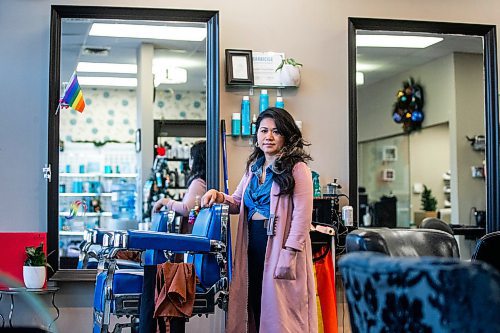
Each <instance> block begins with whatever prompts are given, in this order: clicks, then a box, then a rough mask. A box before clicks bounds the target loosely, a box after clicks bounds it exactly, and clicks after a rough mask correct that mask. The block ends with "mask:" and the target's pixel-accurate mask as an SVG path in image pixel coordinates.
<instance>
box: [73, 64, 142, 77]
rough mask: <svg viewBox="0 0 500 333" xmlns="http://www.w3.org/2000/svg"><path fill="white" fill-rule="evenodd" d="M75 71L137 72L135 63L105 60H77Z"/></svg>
mask: <svg viewBox="0 0 500 333" xmlns="http://www.w3.org/2000/svg"><path fill="white" fill-rule="evenodd" d="M76 71H77V72H90V73H123V74H137V65H134V64H114V63H105V62H79V63H78V66H77V67H76Z"/></svg>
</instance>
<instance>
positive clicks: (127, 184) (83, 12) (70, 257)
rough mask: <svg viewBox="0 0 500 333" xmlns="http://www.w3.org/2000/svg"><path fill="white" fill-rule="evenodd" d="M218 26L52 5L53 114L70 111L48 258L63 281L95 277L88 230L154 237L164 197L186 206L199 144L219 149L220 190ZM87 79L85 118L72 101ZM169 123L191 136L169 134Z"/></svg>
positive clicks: (57, 122) (59, 150)
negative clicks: (86, 254) (85, 254)
mask: <svg viewBox="0 0 500 333" xmlns="http://www.w3.org/2000/svg"><path fill="white" fill-rule="evenodd" d="M217 20H218V14H217V12H213V11H193V10H168V9H141V8H106V7H76V6H53V7H52V22H51V24H52V25H51V64H50V110H54V111H55V110H57V109H58V107H59V109H58V111H57V112H50V113H49V161H50V164H51V167H52V181H51V182H50V183H49V196H48V197H49V198H50V199H49V202H48V238H49V239H48V251H49V253H52V254H51V255H50V256H49V263H50V264H51V265H52V267H54V268H55V274H56V276H55V278H61V279H65V278H68V277H70V276H75V274H76V278H77V279H78V278H85V276H87V277H89V278H91V276H92V275H95V273H93V271H92V270H88V269H87V268H93V266H92V265H93V264H90V265H88V266H87V265H82V260H81V259H82V258H81V247H80V244H81V241H82V239H83V233H84V230H85V229H87V228H96V227H97V228H103V229H107V230H126V229H145V228H147V225H148V223H149V222H150V221H151V218H150V212H151V208H152V206H153V204H154V202H155V201H156V200H158V199H161V198H163V197H169V198H171V199H175V200H181V199H182V197H183V195H184V193H185V192H186V189H187V186H186V184H187V179H188V178H189V175H190V163H189V158H190V148H191V146H192V145H193V144H194V143H195V142H197V141H199V140H206V146H207V149H206V151H207V152H206V161H207V162H206V184H207V186H210V188H217V187H218V183H219V181H218V173H219V172H218V170H219V166H218V163H217V162H218V160H219V158H218V154H219V152H218V144H217V142H218V117H219V115H218V86H219V83H218V81H219V75H218V57H219V53H218V22H217ZM75 75H76V77H77V82H78V85H79V88H80V91H81V94H82V95H83V101H84V104H85V106H84V109H83V110H82V112H79V111H80V110H77V109H76V108H74V107H71V105H70V106H69V107H68V106H67V105H65V104H70V103H65V102H66V101H63V103H62V104H60V103H61V101H60V99H61V97H62V96H64V95H65V93H67V91H68V90H69V89H73V85H74V81H73V77H74V76H75ZM158 124H162V125H163V127H165V126H167V127H166V128H167V129H168V128H169V127H168V126H169V124H170V128H180V127H181V128H182V129H183V130H182V131H169V130H163V131H160V132H158V131H157V130H156V129H157V128H158ZM175 124H182V126H181V125H179V126H176V125H175ZM191 125H192V126H191ZM138 144H140V149H137V147H138ZM155 166H156V167H157V169H158V168H160V166H161V168H160V169H158V170H156V169H155ZM52 251H53V252H52ZM86 271H91V272H86ZM70 279H71V278H70Z"/></svg>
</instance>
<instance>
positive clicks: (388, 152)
mask: <svg viewBox="0 0 500 333" xmlns="http://www.w3.org/2000/svg"><path fill="white" fill-rule="evenodd" d="M397 159H398V149H397V147H396V146H384V148H383V151H382V161H396V160H397Z"/></svg>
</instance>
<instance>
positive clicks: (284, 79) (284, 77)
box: [280, 64, 300, 87]
mask: <svg viewBox="0 0 500 333" xmlns="http://www.w3.org/2000/svg"><path fill="white" fill-rule="evenodd" d="M280 81H281V84H282V85H283V86H293V87H298V86H299V85H300V67H298V66H293V65H290V64H284V65H283V67H282V68H281V71H280Z"/></svg>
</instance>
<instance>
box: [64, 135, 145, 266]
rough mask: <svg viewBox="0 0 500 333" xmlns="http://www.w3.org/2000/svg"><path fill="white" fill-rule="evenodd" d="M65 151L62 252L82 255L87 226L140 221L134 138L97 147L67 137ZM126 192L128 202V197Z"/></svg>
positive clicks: (128, 223)
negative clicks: (80, 252) (78, 249)
mask: <svg viewBox="0 0 500 333" xmlns="http://www.w3.org/2000/svg"><path fill="white" fill-rule="evenodd" d="M59 156H60V159H59V171H60V172H59V174H58V175H59V200H58V205H59V207H58V216H59V252H60V257H61V258H66V257H72V258H73V257H74V256H75V255H77V252H78V251H77V250H76V249H77V247H78V244H79V242H81V239H82V236H83V231H84V230H85V229H86V228H93V227H101V228H113V229H120V228H121V226H122V225H123V227H129V226H131V227H132V226H133V225H136V224H137V222H136V220H135V219H136V216H137V214H136V212H137V208H136V207H135V201H136V200H135V197H136V196H137V190H136V186H137V185H136V181H137V176H138V173H137V169H136V152H135V146H134V144H133V143H116V142H115V143H107V144H105V145H104V146H99V147H97V146H95V145H94V144H92V143H87V142H65V143H64V145H63V146H62V150H61V151H60V153H59ZM122 184H125V185H126V186H125V185H122ZM125 197H126V200H128V202H127V206H126V207H125V206H124V204H123V203H122V201H124V200H125V199H124V198H125ZM129 198H130V199H129ZM84 203H85V204H84ZM75 205H76V206H77V207H78V209H77V211H76V212H75V211H74V209H75ZM82 206H84V207H86V209H84V208H83V207H82ZM125 214H127V215H126V217H125ZM134 216H135V217H134ZM116 226H118V228H115V227H116Z"/></svg>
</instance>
